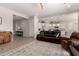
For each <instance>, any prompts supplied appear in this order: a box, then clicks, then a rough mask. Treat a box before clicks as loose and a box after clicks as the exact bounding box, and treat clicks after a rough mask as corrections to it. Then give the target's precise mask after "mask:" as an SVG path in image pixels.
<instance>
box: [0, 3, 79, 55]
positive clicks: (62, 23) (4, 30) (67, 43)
mask: <svg viewBox="0 0 79 59" xmlns="http://www.w3.org/2000/svg"><path fill="white" fill-rule="evenodd" d="M78 5H79V3H0V48H1V49H0V53H1V54H0V55H4V56H40V55H41V56H72V55H73V56H76V55H77V56H78V55H79V52H78V51H77V49H79V48H77V49H74V48H73V47H72V44H73V43H72V41H73V40H74V41H76V43H77V41H78V39H79V38H78V35H79V33H78V32H79V6H78ZM25 6H26V7H25ZM30 7H31V8H30ZM16 19H17V20H16ZM14 20H15V21H14ZM16 23H17V24H18V25H15V24H16ZM54 30H56V32H55V31H54ZM53 32H54V33H55V35H54V34H52V33H53ZM73 38H74V39H73ZM15 39H16V40H15ZM71 39H73V40H71ZM76 43H74V44H76ZM5 47H6V48H5ZM14 47H15V48H14ZM53 47H54V48H53ZM78 47H79V46H78ZM58 48H59V50H58V51H57V49H58ZM71 48H72V49H71ZM52 50H53V52H52ZM3 51H5V52H4V53H3ZM18 51H19V52H18ZM56 51H57V52H56ZM70 51H71V52H70ZM74 51H75V53H74Z"/></svg>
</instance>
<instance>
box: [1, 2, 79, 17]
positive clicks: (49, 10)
mask: <svg viewBox="0 0 79 59" xmlns="http://www.w3.org/2000/svg"><path fill="white" fill-rule="evenodd" d="M42 5H43V9H41V7H40V3H0V6H3V7H6V8H9V9H12V10H15V11H17V12H20V13H22V14H24V15H27V16H28V17H31V16H34V15H35V14H38V16H39V17H46V16H53V15H58V14H63V13H69V12H74V11H78V10H79V3H70V4H69V3H68V4H67V3H65V4H64V3H43V4H42ZM69 5H71V7H68V6H69Z"/></svg>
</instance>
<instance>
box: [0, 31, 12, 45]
mask: <svg viewBox="0 0 79 59" xmlns="http://www.w3.org/2000/svg"><path fill="white" fill-rule="evenodd" d="M11 36H12V33H11V32H0V44H3V43H7V42H10V41H11Z"/></svg>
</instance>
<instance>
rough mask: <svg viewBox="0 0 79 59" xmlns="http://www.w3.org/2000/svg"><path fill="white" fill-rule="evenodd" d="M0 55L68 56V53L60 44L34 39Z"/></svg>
mask: <svg viewBox="0 0 79 59" xmlns="http://www.w3.org/2000/svg"><path fill="white" fill-rule="evenodd" d="M1 56H69V53H68V52H67V51H66V50H64V49H63V48H62V47H61V45H60V44H54V43H49V42H43V41H37V40H34V41H33V42H30V43H29V44H26V45H23V46H21V47H19V48H16V49H13V50H10V51H8V52H5V53H3V54H1Z"/></svg>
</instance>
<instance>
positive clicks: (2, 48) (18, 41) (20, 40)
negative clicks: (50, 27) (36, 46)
mask: <svg viewBox="0 0 79 59" xmlns="http://www.w3.org/2000/svg"><path fill="white" fill-rule="evenodd" d="M33 40H34V38H31V37H15V38H14V41H12V42H9V43H6V44H2V45H0V54H1V53H4V52H6V51H9V50H11V49H15V48H16V47H17V48H18V47H21V46H22V45H25V44H28V43H30V42H32V41H33Z"/></svg>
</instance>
